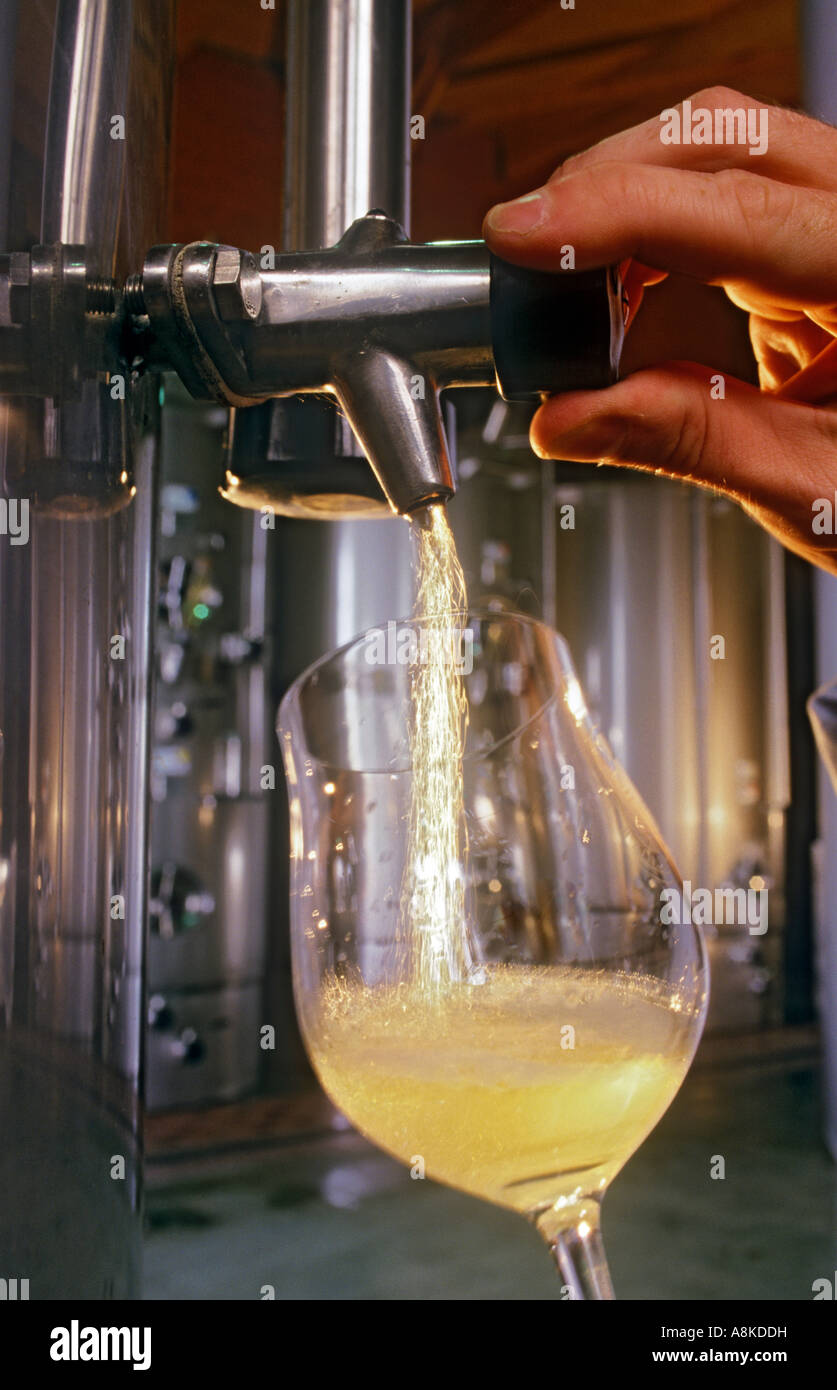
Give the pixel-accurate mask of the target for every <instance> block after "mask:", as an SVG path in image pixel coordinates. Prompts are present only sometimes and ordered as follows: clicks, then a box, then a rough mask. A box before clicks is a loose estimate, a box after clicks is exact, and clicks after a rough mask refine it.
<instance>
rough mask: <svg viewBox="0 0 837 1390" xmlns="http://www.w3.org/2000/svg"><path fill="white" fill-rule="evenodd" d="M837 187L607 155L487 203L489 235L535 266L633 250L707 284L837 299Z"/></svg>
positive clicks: (608, 261) (793, 300) (782, 296)
mask: <svg viewBox="0 0 837 1390" xmlns="http://www.w3.org/2000/svg"><path fill="white" fill-rule="evenodd" d="M835 232H837V196H835V195H834V194H831V193H826V192H822V191H821V190H819V189H809V188H799V187H795V186H793V185H790V184H786V183H780V182H777V181H775V180H773V179H766V178H761V177H760V176H758V175H756V174H751V173H748V172H747V171H745V170H739V169H725V170H721V171H720V172H719V173H716V174H707V173H702V172H696V171H693V170H690V169H668V168H657V167H655V166H653V165H648V164H623V163H621V162H618V163H613V162H610V161H608V162H606V163H601V164H593V165H592V166H591V167H589V168H586V169H585V168H580V169H578V171H577V172H574V173H568V174H567V175H566V176H564V177H562V178H553V179H551V180H550V181H549V183H547V184H545V185H544V187H543V188H540V189H538V190H536V192H535V193H532V194H529V195H527V197H526V198H524V199H520V200H517V201H516V202H512V203H501V204H500V205H499V206H498V207H496V208H492V209H491V211H490V213H489V214H488V216H487V218H486V220H485V237H486V241H487V242H488V243H489V245H490V246H491V249H492V250H493V251H495V252H496V253H497V254H498V255H499V256H502V257H504V258H505V259H506V260H509V261H514V262H516V263H517V264H519V265H527V266H531V267H532V268H533V269H538V270H556V271H557V270H559V269H560V267H561V264H562V259H563V263H564V264H565V265H566V250H567V246H571V247H572V248H573V251H574V262H575V269H576V270H589V269H593V268H594V267H597V266H602V265H613V264H615V263H618V262H619V261H622V260H626V259H627V258H629V257H630V258H631V259H635V260H638V261H640V262H641V263H642V264H644V265H649V266H654V267H656V268H657V269H659V270H673V271H678V272H680V273H681V274H684V275H691V276H693V277H695V278H696V279H699V280H703V281H704V282H706V283H707V284H719V285H724V286H726V287H729V286H740V287H742V288H744V289H749V290H751V291H752V290H755V291H758V292H760V293H762V294H766V295H769V296H770V298H771V301H772V302H773V303H775V304H777V305H779V306H780V307H787V308H800V307H803V308H807V307H811V308H815V307H816V306H817V305H821V304H823V303H833V302H837V256H835V254H834V242H835Z"/></svg>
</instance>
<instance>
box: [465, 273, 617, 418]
mask: <svg viewBox="0 0 837 1390" xmlns="http://www.w3.org/2000/svg"><path fill="white" fill-rule="evenodd" d="M626 317H627V302H626V300H625V298H624V292H623V288H622V281H621V277H620V276H619V273H618V271H617V269H616V267H615V266H605V267H603V268H602V269H600V270H563V271H558V272H554V271H541V270H528V269H526V267H525V266H519V265H512V264H511V262H509V261H504V260H501V259H500V257H499V256H495V255H492V256H491V338H492V346H493V351H494V366H495V368H496V371H497V384H498V386H499V388H500V393H501V395H502V396H503V399H504V400H507V401H537V400H539V399H540V398H541V397H542V396H544V395H556V394H558V393H559V392H561V391H585V390H594V389H598V388H600V387H603V386H610V385H612V384H613V382H614V381H615V380H616V379H617V376H618V373H619V359H620V356H621V352H622V342H623V339H624V334H625V319H626Z"/></svg>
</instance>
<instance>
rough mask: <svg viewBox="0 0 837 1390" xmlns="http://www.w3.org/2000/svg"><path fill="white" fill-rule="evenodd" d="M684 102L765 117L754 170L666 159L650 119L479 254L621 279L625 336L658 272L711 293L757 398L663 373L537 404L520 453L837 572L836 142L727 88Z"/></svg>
mask: <svg viewBox="0 0 837 1390" xmlns="http://www.w3.org/2000/svg"><path fill="white" fill-rule="evenodd" d="M690 100H691V103H692V107H693V109H695V110H696V109H697V108H699V107H700V108H704V109H709V110H711V111H714V110H716V109H725V108H739V109H740V108H743V109H745V110H748V111H749V110H753V111H762V112H763V111H764V110H765V109H766V110H767V118H768V126H767V131H768V138H767V149H766V151H765V153H763V154H761V155H754V154H751V153H749V149H748V145H746V144H743V145H742V144H726V143H725V144H664V143H663V141H662V140H661V138H660V134H661V130H662V125H661V121H660V119H659V118H656V119H654V120H651V121H647V122H645V123H644V124H643V125H639V126H635V127H634V128H633V129H631V130H627V131H623V132H622V133H621V134H619V135H615V136H612V137H610V138H609V139H607V140H604V141H602V142H601V143H600V144H598V145H596V146H594V147H593V148H592V149H590V150H587V151H586V152H585V153H583V154H580V155H576V156H575V157H573V158H572V159H569V160H567V161H566V162H565V163H564V164H563V165H561V166H560V168H559V169H557V170H556V172H555V173H554V174H553V175H552V176H551V178H550V179H549V180H548V182H547V183H546V184H545V185H544V186H543V187H542V188H541V189H538V190H536V192H535V193H534V194H528V195H526V197H525V198H524V199H522V200H516V201H514V202H511V203H503V204H500V205H499V206H498V207H496V208H493V209H492V210H491V211H490V213H489V214H488V216H487V218H486V221H485V229H484V231H485V237H486V240H487V241H488V243H489V245H490V246H491V248H492V250H493V251H495V252H496V253H497V254H498V255H500V256H502V257H504V258H505V259H506V260H509V261H514V262H516V263H517V264H520V265H527V266H530V267H532V268H534V269H540V270H558V269H559V268H560V265H561V256H562V250H561V248H562V247H566V246H567V245H571V246H572V247H573V248H574V251H575V267H576V269H577V270H587V269H591V268H593V267H595V266H601V265H607V264H613V263H623V274H624V277H625V285H626V289H627V292H628V299H629V304H630V318H629V322H630V320H631V319H632V318H633V316H634V315H635V313H636V309H637V308H638V306H639V302H640V300H641V298H642V294H643V292H644V289H645V288H646V287H647V286H648V285H652V284H655V283H656V282H658V281H659V280H661V279H664V278H665V275H666V273H668V272H669V271H677V272H680V273H682V274H685V275H690V276H692V277H694V278H696V279H699V280H702V281H703V282H704V283H706V284H710V285H720V286H722V287H723V289H724V290H725V291H726V293H727V295H728V296H729V298H730V299H731V300H732V301H733V303H735V304H737V305H738V306H739V307H740V308H742V309H744V310H746V311H747V313H748V314H749V316H750V337H751V341H752V344H753V349H754V352H755V356H756V360H757V362H758V368H759V381H760V384H761V390H758V389H756V388H755V387H754V386H751V385H748V384H747V383H745V382H741V381H737V380H735V379H734V378H730V377H726V378H725V380H724V395H723V398H719V399H715V398H713V393H712V390H711V383H712V379H713V377H714V376H715V373H713V371H712V369H711V368H708V367H703V366H698V365H697V364H695V363H689V362H667V363H663V364H661V365H660V366H657V367H652V368H648V369H645V370H642V371H638V372H635V373H633V374H632V375H631V376H628V377H626V378H625V379H624V380H622V381H620V382H618V383H617V384H616V385H614V386H612V387H610V388H608V389H606V390H604V391H574V392H568V393H567V394H565V395H560V396H553V397H550V398H549V399H548V400H547V401H546V402H545V403H544V404H543V405H542V406H541V407H540V409H539V410H538V411H537V413H536V414H535V417H534V420H533V422H532V429H531V439H532V446H533V448H534V449H535V451H536V452H537V453H538V454H540V455H542V456H543V457H544V458H563V459H577V460H581V461H589V462H601V463H609V464H624V465H626V466H628V467H632V468H639V469H643V470H645V471H650V472H654V473H658V474H664V475H666V476H669V477H678V478H683V479H686V480H687V481H689V482H694V483H698V484H703V485H706V486H709V487H712V488H716V489H718V490H720V491H722V492H725V493H727V494H728V495H729V496H731V497H734V498H736V500H737V501H739V502H740V503H741V504H742V505H743V506H744V508H745V509H746V510H747V511H748V512H749V513H750V514H751V515H752V516H753V517H755V519H756V520H757V521H759V522H760V523H761V524H762V525H763V526H765V527H766V528H767V529H768V530H769V531H770V532H772V534H773V535H775V536H777V537H778V539H779V540H780V541H782V542H783V544H784V545H786V546H788V547H789V548H790V549H791V550H794V551H796V552H797V553H798V554H800V555H803V556H804V557H805V558H806V559H808V560H811V561H812V562H813V563H815V564H818V565H821V566H823V567H824V568H826V569H830V570H833V571H835V572H837V537H835V535H834V534H833V532H832V529H831V528H836V529H837V516H835V515H834V513H835V511H837V409H835V406H837V130H835V129H833V128H832V127H831V126H827V125H823V124H821V123H820V122H819V121H815V120H813V119H811V118H810V117H807V116H802V115H800V114H798V113H796V112H793V111H785V110H782V109H780V108H776V107H770V108H764V107H763V106H762V105H761V104H760V103H758V102H756V101H754V100H753V99H752V98H750V97H745V96H742V95H741V94H739V93H737V92H733V91H729V90H728V89H726V88H712V89H709V90H707V91H703V92H699V93H697V94H696V95H695V96H693V97H692V98H690ZM680 109H681V110H682V108H680ZM715 394H717V392H716V393H715ZM818 499H820V501H823V500H825V501H828V502H829V508H828V509H827V510H826V509H824V508H823V507H822V506H817V505H816V504H817V500H818ZM829 518H830V522H831V526H830V527H829V529H828V530H825V524H826V523H827V522H828V521H829ZM815 528H816V529H815Z"/></svg>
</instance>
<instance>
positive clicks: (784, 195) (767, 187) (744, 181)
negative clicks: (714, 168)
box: [714, 169, 795, 239]
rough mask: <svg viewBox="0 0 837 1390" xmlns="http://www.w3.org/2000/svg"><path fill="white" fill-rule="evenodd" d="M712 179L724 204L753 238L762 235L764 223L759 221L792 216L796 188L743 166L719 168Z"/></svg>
mask: <svg viewBox="0 0 837 1390" xmlns="http://www.w3.org/2000/svg"><path fill="white" fill-rule="evenodd" d="M714 178H715V185H716V188H718V189H719V191H720V192H721V196H722V199H723V200H724V201H725V203H726V205H727V206H728V207H729V208H731V209H732V210H733V212H734V213H735V215H736V216H737V217H738V218H739V219H740V220H741V221H742V222H743V223H744V225H745V226H746V227H747V228H749V229H750V230H751V232H752V234H753V236H754V237H756V236H757V237H759V239H761V238H763V236H764V226H763V225H760V224H764V223H765V222H774V223H775V222H779V221H785V220H786V219H788V218H790V217H792V215H793V199H794V191H795V190H794V189H793V188H791V187H790V186H789V185H788V184H783V183H776V182H774V181H773V180H772V179H766V178H762V177H761V175H759V174H751V173H750V172H749V170H746V169H722V170H720V172H719V173H717V174H715V176H714Z"/></svg>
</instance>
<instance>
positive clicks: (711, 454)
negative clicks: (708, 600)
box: [531, 362, 837, 571]
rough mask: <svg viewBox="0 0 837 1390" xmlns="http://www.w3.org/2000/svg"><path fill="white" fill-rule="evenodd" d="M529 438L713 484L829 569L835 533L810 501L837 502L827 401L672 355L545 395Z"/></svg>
mask: <svg viewBox="0 0 837 1390" xmlns="http://www.w3.org/2000/svg"><path fill="white" fill-rule="evenodd" d="M721 392H723V394H721ZM531 441H532V447H533V449H534V450H535V452H536V453H537V454H540V455H541V456H542V457H543V458H559V459H576V460H579V461H582V462H591V463H593V462H596V463H607V464H623V465H625V466H627V467H630V468H638V469H641V470H644V471H646V472H651V473H658V474H663V475H665V476H668V477H671V478H682V479H684V480H685V481H687V482H691V483H698V484H702V485H703V486H706V487H711V488H715V489H717V490H718V491H720V492H724V493H726V494H727V495H728V496H730V497H734V498H735V499H736V500H737V501H739V502H741V503H742V504H743V505H744V507H745V509H746V510H747V511H748V512H749V513H750V514H751V515H752V516H754V517H755V519H756V520H757V521H759V522H760V523H761V525H763V526H765V527H766V528H767V529H768V530H769V531H770V532H772V534H773V535H775V536H776V537H777V538H778V539H779V540H780V541H782V543H783V544H784V545H786V546H788V547H789V548H790V549H792V550H795V551H796V552H797V553H799V554H802V555H804V556H805V558H806V559H809V560H812V561H813V562H814V563H815V564H819V565H822V566H823V567H825V568H827V569H832V570H835V571H837V542H835V537H834V535H833V534H831V533H830V531H829V533H827V534H819V533H818V532H819V530H820V529H823V525H822V511H821V509H819V510H818V509H815V507H814V503H815V502H816V501H817V499H828V500H829V506H830V505H831V503H835V502H837V414H835V413H833V412H831V411H828V410H824V409H822V408H817V407H814V406H810V405H805V404H801V403H799V402H796V401H786V400H779V399H777V398H776V397H773V396H770V395H767V394H764V393H762V392H760V391H759V390H758V389H757V388H756V387H754V386H749V385H747V384H746V383H744V382H742V381H737V380H736V379H735V378H734V377H726V378H725V377H723V376H721V375H720V374H719V373H717V372H712V371H711V370H710V369H709V368H707V367H701V366H697V365H696V364H695V363H692V362H674V363H668V364H666V365H665V366H661V367H654V368H651V369H648V370H646V371H639V372H635V373H634V374H633V375H631V376H628V377H626V378H625V379H624V381H620V382H618V383H617V384H616V385H615V386H611V387H609V388H608V389H607V390H604V391H573V392H568V393H567V394H565V395H560V396H552V397H550V398H549V399H548V400H547V401H545V402H544V404H543V405H542V406H541V407H540V409H539V410H538V411H537V413H536V414H535V417H534V419H533V421H532V426H531ZM828 515H830V516H831V518H832V525H835V524H837V523H835V518H834V514H833V511H829V513H828ZM815 522H816V523H817V528H818V529H817V531H815V530H814V523H815Z"/></svg>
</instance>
